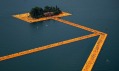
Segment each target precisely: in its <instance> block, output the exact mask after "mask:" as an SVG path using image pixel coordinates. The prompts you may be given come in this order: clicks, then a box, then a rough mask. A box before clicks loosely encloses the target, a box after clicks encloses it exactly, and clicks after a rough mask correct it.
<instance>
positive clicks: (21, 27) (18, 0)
mask: <svg viewBox="0 0 119 71" xmlns="http://www.w3.org/2000/svg"><path fill="white" fill-rule="evenodd" d="M118 2H119V1H118V0H90V1H89V0H70V1H69V0H42V1H41V0H10V1H8V0H1V1H0V56H4V55H7V54H11V53H16V52H19V51H23V50H27V49H32V48H35V47H39V46H43V45H47V44H51V43H54V42H59V41H63V40H67V39H70V38H74V37H79V36H83V35H87V34H91V33H90V32H87V31H85V30H82V29H78V28H75V27H72V26H69V25H66V24H63V23H60V22H57V21H53V20H49V21H44V22H38V23H34V24H29V23H27V22H24V21H21V20H19V19H16V18H13V17H12V15H15V14H19V13H25V12H29V11H30V9H31V8H32V7H34V6H40V7H44V6H46V5H50V6H55V5H57V6H58V7H60V8H61V9H62V10H63V11H66V12H69V13H71V14H72V16H68V17H63V19H65V20H69V21H72V22H75V23H79V24H81V25H84V26H87V27H90V28H93V29H97V30H99V31H102V32H105V33H107V34H108V37H107V39H106V42H105V44H104V45H103V48H102V51H101V52H100V54H99V57H98V59H97V61H96V63H95V65H94V67H93V70H92V71H119V68H118V64H119V60H118V58H119V57H118V54H119V48H118V47H119V45H118V39H119V37H118V35H119V33H118V31H119V29H118V27H119V5H118ZM97 39H98V37H93V38H89V39H85V40H82V41H78V42H74V43H71V44H67V45H63V46H59V47H56V48H53V49H48V50H44V51H41V52H37V53H33V54H30V55H25V56H22V57H18V58H14V59H10V60H6V61H2V62H0V71H81V69H82V67H83V65H84V64H85V61H86V59H87V57H88V55H89V53H90V52H91V50H92V48H93V46H94V44H95V43H96V41H97Z"/></svg>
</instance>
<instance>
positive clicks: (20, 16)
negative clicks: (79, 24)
mask: <svg viewBox="0 0 119 71" xmlns="http://www.w3.org/2000/svg"><path fill="white" fill-rule="evenodd" d="M69 15H71V14H70V13H67V12H62V13H61V14H59V15H54V16H50V17H42V18H39V19H34V18H32V17H30V14H29V13H24V14H17V15H13V17H15V18H18V19H20V20H23V21H26V22H29V23H34V22H39V21H44V20H49V19H51V18H52V17H64V16H69Z"/></svg>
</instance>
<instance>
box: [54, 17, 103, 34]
mask: <svg viewBox="0 0 119 71" xmlns="http://www.w3.org/2000/svg"><path fill="white" fill-rule="evenodd" d="M52 19H53V20H56V21H59V22H62V23H64V24H68V25H71V26H74V27H77V28H81V29H83V30H86V31H89V32H92V33H95V34H104V33H103V32H100V31H98V30H94V29H91V28H88V27H85V26H82V25H80V24H76V23H73V22H69V21H67V20H63V19H60V18H56V17H54V18H52Z"/></svg>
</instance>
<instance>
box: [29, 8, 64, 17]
mask: <svg viewBox="0 0 119 71" xmlns="http://www.w3.org/2000/svg"><path fill="white" fill-rule="evenodd" d="M60 13H62V11H61V10H60V9H59V8H58V7H57V6H56V7H52V6H51V7H50V6H45V7H44V9H43V8H41V7H34V8H32V9H31V11H30V17H32V18H35V19H38V18H42V17H50V16H54V15H58V14H60Z"/></svg>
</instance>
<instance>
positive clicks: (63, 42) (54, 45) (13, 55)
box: [0, 34, 97, 61]
mask: <svg viewBox="0 0 119 71" xmlns="http://www.w3.org/2000/svg"><path fill="white" fill-rule="evenodd" d="M94 36H97V34H90V35H86V36H82V37H77V38H73V39H69V40H65V41H61V42H57V43H53V44H49V45H46V46H42V47H37V48H34V49H30V50H25V51H21V52H18V53H14V54H10V55H6V56H3V57H0V61H3V60H7V59H11V58H15V57H18V56H23V55H26V54H31V53H34V52H38V51H42V50H46V49H49V48H53V47H56V46H61V45H64V44H69V43H72V42H76V41H79V40H83V39H87V38H91V37H94Z"/></svg>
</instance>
